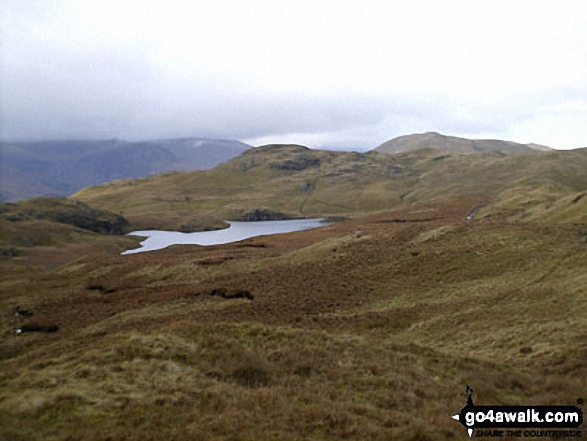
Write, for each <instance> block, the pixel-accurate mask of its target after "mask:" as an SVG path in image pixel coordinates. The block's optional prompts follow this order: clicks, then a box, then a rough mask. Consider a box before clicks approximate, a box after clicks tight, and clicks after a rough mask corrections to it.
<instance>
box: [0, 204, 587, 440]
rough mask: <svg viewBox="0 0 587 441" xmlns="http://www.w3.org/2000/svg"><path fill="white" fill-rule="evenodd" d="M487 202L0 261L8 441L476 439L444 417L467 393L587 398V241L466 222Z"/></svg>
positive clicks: (0, 371) (549, 400) (489, 399)
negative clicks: (61, 259)
mask: <svg viewBox="0 0 587 441" xmlns="http://www.w3.org/2000/svg"><path fill="white" fill-rule="evenodd" d="M475 203H476V202H475V201H473V200H461V201H460V202H458V203H455V202H451V203H440V202H437V203H436V204H433V205H428V206H419V207H414V208H413V209H411V210H403V211H396V212H390V213H387V214H380V215H377V216H371V217H368V218H361V219H355V220H352V221H347V222H342V223H339V224H337V225H335V226H330V227H324V228H321V229H317V230H311V231H304V232H298V233H292V234H286V235H278V236H270V237H262V238H254V239H249V240H247V241H244V242H242V243H236V244H227V245H222V246H216V247H199V246H176V247H172V248H169V249H167V250H162V251H159V252H153V253H144V254H136V255H130V256H120V255H107V254H105V253H104V252H101V251H100V250H95V251H94V252H92V253H90V254H88V255H86V256H84V257H81V258H78V259H77V260H75V261H73V262H70V263H66V264H62V265H61V266H59V267H57V268H55V269H52V270H45V269H43V270H42V269H35V270H28V271H23V270H22V269H19V267H18V266H16V265H17V264H16V263H14V262H13V263H12V266H11V267H9V266H7V262H5V261H0V265H2V269H3V278H2V280H1V281H0V308H1V310H2V311H4V312H3V314H1V315H0V327H1V328H2V330H3V331H4V332H3V333H2V337H1V340H0V384H1V385H2V388H1V389H0V410H1V411H0V434H1V436H2V437H4V438H5V439H11V440H25V439H26V440H41V439H84V440H98V439H101V440H103V439H112V440H123V439H125V440H139V439H141V440H159V439H167V440H183V439H199V440H219V439H231V440H250V439H254V440H274V439H281V440H317V439H324V440H340V439H349V440H361V441H362V440H365V439H372V440H389V439H398V440H448V439H462V440H464V439H468V437H467V435H466V432H465V430H464V429H463V427H462V426H461V425H460V424H459V423H457V422H455V421H453V420H452V419H451V418H450V415H452V414H453V413H455V412H457V411H458V410H460V409H461V408H462V406H463V405H464V404H465V399H466V394H465V386H466V385H467V384H469V385H471V386H472V387H473V388H474V390H475V401H476V403H478V404H504V405H516V404H574V403H575V401H576V400H577V399H578V398H580V397H585V396H587V389H586V385H585V381H584V380H585V378H586V376H587V346H586V344H585V341H586V338H587V335H586V334H585V330H586V329H587V309H586V308H585V307H584V305H585V304H586V302H587V290H586V289H585V287H586V286H587V277H586V273H585V271H584V269H585V266H586V265H587V240H586V238H587V231H585V229H584V228H583V229H581V228H580V227H577V226H572V225H547V224H540V225H539V224H534V223H532V222H528V223H509V222H503V221H500V220H497V219H494V220H491V221H483V222H472V223H468V222H464V220H463V219H464V216H465V215H466V213H468V212H469V211H470V209H471V208H472V207H473V206H474V205H475ZM220 290H224V292H227V293H235V292H241V293H242V292H246V293H248V296H240V298H239V297H238V296H234V298H230V296H227V297H228V298H222V297H220V296H216V295H213V293H215V292H219V291H220ZM56 328H57V329H56ZM16 329H21V330H22V329H25V330H26V332H21V333H20V334H17V333H16V332H14V330H16ZM11 330H13V332H11ZM32 330H36V332H33V331H32Z"/></svg>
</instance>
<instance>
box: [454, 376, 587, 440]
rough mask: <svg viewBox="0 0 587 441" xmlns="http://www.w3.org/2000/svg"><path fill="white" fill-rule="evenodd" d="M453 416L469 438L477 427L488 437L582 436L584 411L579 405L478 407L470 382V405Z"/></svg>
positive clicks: (468, 397) (468, 396)
mask: <svg viewBox="0 0 587 441" xmlns="http://www.w3.org/2000/svg"><path fill="white" fill-rule="evenodd" d="M577 402H579V400H578V401H577ZM581 402H582V400H581ZM452 418H453V419H454V420H457V421H459V422H460V423H461V424H462V425H463V426H465V429H467V433H468V434H469V437H472V436H473V432H475V431H476V430H477V432H476V434H478V435H480V436H486V437H490V436H496V437H520V436H524V437H555V438H559V437H581V435H582V434H581V431H580V430H577V428H578V427H579V426H580V425H581V424H583V411H582V410H581V409H580V408H578V407H576V406H477V405H475V404H474V403H473V389H471V387H469V385H467V404H466V405H465V407H463V408H462V409H461V411H460V412H459V413H457V414H456V415H453V416H452ZM498 429H499V430H498ZM504 429H506V430H504ZM521 429H526V430H521ZM528 429H532V430H528Z"/></svg>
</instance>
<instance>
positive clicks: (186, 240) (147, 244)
mask: <svg viewBox="0 0 587 441" xmlns="http://www.w3.org/2000/svg"><path fill="white" fill-rule="evenodd" d="M323 221H324V219H296V220H285V221H262V222H237V221H226V222H227V223H228V224H230V227H229V228H226V229H224V230H215V231H199V232H197V233H179V232H177V231H158V230H148V231H133V232H132V233H130V235H132V236H143V237H146V238H147V239H145V240H144V241H142V242H141V248H135V249H134V250H128V251H125V252H124V253H122V254H134V253H142V252H144V251H154V250H160V249H162V248H166V247H168V246H170V245H180V244H183V245H203V246H208V245H221V244H224V243H230V242H238V241H239V240H244V239H248V238H250V237H256V236H266V235H268V234H280V233H291V232H293V231H301V230H309V229H311V228H317V227H322V226H325V225H327V224H326V223H324V222H323Z"/></svg>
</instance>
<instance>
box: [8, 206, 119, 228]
mask: <svg viewBox="0 0 587 441" xmlns="http://www.w3.org/2000/svg"><path fill="white" fill-rule="evenodd" d="M0 217H2V218H3V219H4V220H7V221H10V222H20V221H27V220H47V221H53V222H59V223H62V224H69V225H73V226H75V227H77V228H82V229H84V230H89V231H94V232H96V233H100V234H125V233H128V232H129V231H130V224H129V222H128V221H127V220H126V219H125V218H124V217H122V216H121V215H119V214H116V213H112V212H110V211H106V210H99V209H95V208H92V207H90V206H88V205H87V204H84V203H83V202H79V201H72V200H70V199H64V198H34V199H29V200H27V201H23V202H19V203H6V204H3V205H2V206H1V207H0Z"/></svg>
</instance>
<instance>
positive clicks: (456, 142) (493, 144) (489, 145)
mask: <svg viewBox="0 0 587 441" xmlns="http://www.w3.org/2000/svg"><path fill="white" fill-rule="evenodd" d="M426 148H430V149H436V150H448V151H455V152H463V153H466V152H486V151H494V152H495V151H499V152H502V153H534V152H540V151H548V150H551V148H550V147H546V146H543V145H538V144H518V143H515V142H511V141H500V140H496V139H465V138H457V137H455V136H445V135H441V134H440V133H436V132H428V133H422V134H415V135H406V136H400V137H398V138H394V139H392V140H390V141H387V142H384V143H383V144H381V145H380V146H379V147H377V148H376V149H375V150H376V151H378V152H382V153H404V152H412V151H414V150H420V149H426Z"/></svg>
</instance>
